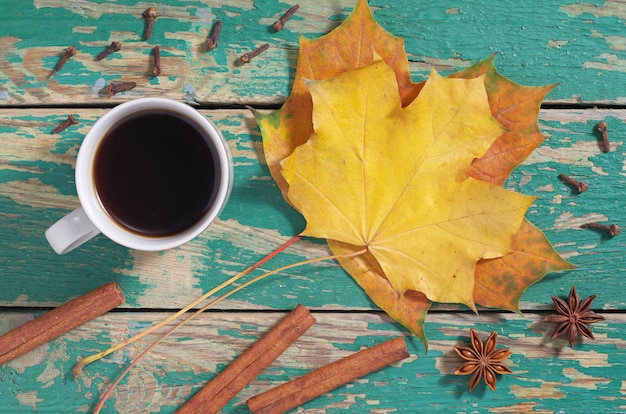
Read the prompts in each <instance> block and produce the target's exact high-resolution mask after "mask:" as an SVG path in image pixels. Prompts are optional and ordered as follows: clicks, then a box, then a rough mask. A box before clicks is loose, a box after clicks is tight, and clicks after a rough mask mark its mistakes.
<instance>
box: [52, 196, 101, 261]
mask: <svg viewBox="0 0 626 414" xmlns="http://www.w3.org/2000/svg"><path fill="white" fill-rule="evenodd" d="M98 234H100V230H98V229H97V228H96V226H94V224H93V223H92V222H91V220H89V217H87V214H85V210H84V209H83V208H82V207H79V208H77V209H76V210H74V211H72V212H71V213H70V214H68V215H67V216H65V217H63V218H62V219H60V220H59V221H57V222H56V223H54V224H53V225H52V226H50V228H49V229H48V230H46V239H48V243H50V246H52V248H53V249H54V251H55V252H57V253H58V254H65V253H67V252H70V251H72V250H74V249H75V248H77V247H78V246H80V245H81V244H83V243H85V242H86V241H88V240H90V239H92V238H93V237H94V236H97V235H98Z"/></svg>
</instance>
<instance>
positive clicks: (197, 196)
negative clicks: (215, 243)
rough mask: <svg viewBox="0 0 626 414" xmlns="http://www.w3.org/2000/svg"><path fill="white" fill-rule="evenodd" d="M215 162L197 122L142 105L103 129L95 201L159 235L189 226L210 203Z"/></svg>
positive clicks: (141, 230) (131, 225) (120, 219)
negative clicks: (106, 129) (141, 109)
mask: <svg viewBox="0 0 626 414" xmlns="http://www.w3.org/2000/svg"><path fill="white" fill-rule="evenodd" d="M217 164H218V163H217V160H216V156H215V149H214V147H213V145H212V144H211V141H210V140H209V138H208V137H207V136H205V133H204V132H202V129H201V128H200V127H199V126H197V125H194V124H193V122H191V121H189V120H188V119H185V118H183V117H182V116H180V115H179V114H177V113H176V112H174V111H168V110H146V111H143V112H136V113H133V114H131V115H129V116H128V117H127V118H125V119H123V120H122V121H120V122H118V123H117V124H116V125H115V126H114V127H112V128H111V129H110V130H109V131H108V132H107V133H106V136H105V137H104V139H103V140H102V142H101V143H100V145H99V147H98V149H97V153H96V156H95V161H94V167H93V168H94V170H93V176H94V180H95V187H96V192H97V194H98V198H99V200H100V203H101V204H102V206H103V207H104V209H105V210H106V211H107V213H108V214H109V215H110V216H111V217H112V218H113V219H114V220H115V221H116V222H117V223H119V224H120V225H121V226H123V227H125V228H127V229H129V230H131V231H132V232H135V233H138V234H140V235H143V236H150V237H164V236H170V235H174V234H177V233H181V232H183V231H185V230H186V229H188V228H190V227H192V226H193V225H194V224H195V223H197V222H198V221H199V220H200V219H201V218H202V217H203V216H204V214H205V213H206V212H207V210H208V209H209V208H210V207H211V205H212V203H213V201H214V197H215V194H216V192H217V186H218V185H219V184H218V183H219V180H220V176H219V174H220V173H219V169H218V165H217Z"/></svg>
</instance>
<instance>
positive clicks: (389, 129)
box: [282, 62, 534, 309]
mask: <svg viewBox="0 0 626 414" xmlns="http://www.w3.org/2000/svg"><path fill="white" fill-rule="evenodd" d="M308 87H309V90H310V92H311V95H312V97H313V102H314V105H313V121H314V122H313V124H314V127H315V133H314V134H313V135H312V136H311V138H310V139H309V140H308V141H307V142H306V143H305V144H303V145H301V146H299V147H298V148H296V149H295V150H294V152H293V154H292V155H291V156H289V157H287V158H286V159H285V160H284V161H283V163H282V167H283V170H282V173H283V176H284V177H285V179H286V181H287V182H288V183H289V192H288V197H289V200H290V201H291V202H292V204H293V205H294V206H295V207H296V208H297V209H298V210H299V211H300V212H301V213H302V214H303V215H304V216H305V218H306V220H307V226H306V229H305V230H304V231H303V234H304V235H307V236H313V237H318V238H325V239H331V240H337V241H340V242H344V243H348V244H351V245H356V246H361V247H366V248H367V249H368V251H369V252H370V253H371V254H372V256H374V257H375V258H376V260H377V261H378V263H379V265H380V267H381V268H382V269H383V272H384V274H385V276H386V278H387V279H388V280H389V282H390V283H391V285H392V286H393V288H394V290H395V291H396V292H398V294H399V295H403V294H404V293H405V292H406V291H408V290H415V291H418V292H422V293H423V294H424V295H426V297H428V299H430V300H433V301H437V302H458V303H464V304H466V305H467V306H469V307H470V308H472V309H474V301H473V286H474V268H475V265H476V262H477V261H478V260H479V259H482V258H495V257H500V256H503V255H505V254H508V253H509V252H510V250H511V238H512V237H513V235H514V234H515V233H516V232H517V231H518V230H519V227H520V226H521V223H522V220H523V217H524V214H525V212H526V209H527V208H528V207H529V206H530V205H531V204H532V202H533V200H534V198H533V197H527V196H523V195H521V194H518V193H515V192H512V191H508V190H504V189H503V188H501V187H498V186H494V185H492V184H490V183H485V182H482V181H480V180H475V179H473V178H471V177H467V176H466V174H465V173H466V171H467V168H468V167H469V165H470V164H471V162H472V161H473V160H474V159H475V158H477V157H479V156H481V155H482V154H483V153H484V151H486V150H487V149H488V148H489V146H490V145H491V144H492V143H493V141H494V140H495V139H496V138H497V137H499V136H500V135H501V133H502V128H501V127H500V126H499V125H498V124H497V123H496V122H495V121H494V120H493V117H492V116H491V112H490V108H489V105H488V102H487V99H486V91H485V87H484V82H483V79H482V78H477V79H469V80H465V79H448V78H443V77H440V76H439V75H438V74H437V73H436V72H434V71H433V72H432V73H431V76H430V77H429V79H428V81H427V82H426V84H425V86H424V88H423V89H422V91H421V92H420V94H419V96H418V97H417V98H416V99H415V100H414V101H413V102H412V103H411V104H409V105H408V106H406V107H404V108H403V107H402V106H401V102H400V97H399V95H398V89H397V84H396V82H395V74H394V73H393V71H392V69H391V68H389V67H388V66H387V65H386V64H385V63H384V62H379V63H374V64H372V65H369V66H367V67H365V68H361V69H354V70H352V71H349V72H346V73H344V74H342V75H339V76H337V77H335V78H333V79H331V80H327V81H315V82H309V83H308ZM450 256H452V257H453V258H454V260H450Z"/></svg>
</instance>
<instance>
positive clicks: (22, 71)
mask: <svg viewBox="0 0 626 414" xmlns="http://www.w3.org/2000/svg"><path fill="white" fill-rule="evenodd" d="M355 4H356V1H355V0H336V1H315V2H302V4H301V8H300V10H299V11H298V13H297V14H296V16H295V17H294V18H293V19H292V20H291V21H290V22H289V24H288V25H287V27H286V29H284V30H283V31H281V32H278V33H275V32H273V30H272V29H271V28H270V27H271V25H272V23H273V22H274V21H275V20H276V18H277V17H278V16H280V14H281V13H282V12H284V10H285V9H286V6H287V5H286V4H284V3H281V2H279V1H277V0H263V1H255V2H253V1H251V0H237V1H235V0H233V1H230V2H226V3H224V2H221V1H215V0H210V1H203V2H200V1H175V2H171V1H168V2H161V3H159V2H156V3H155V2H153V3H150V5H154V6H155V7H156V9H157V12H158V13H159V15H160V17H159V18H158V19H157V21H156V24H155V30H154V34H153V37H152V38H151V39H149V40H148V41H143V40H142V34H143V29H144V22H143V21H142V19H141V13H142V11H143V10H144V9H145V7H147V6H148V5H147V4H145V3H137V4H131V3H129V2H115V3H106V2H105V3H103V2H100V1H90V0H81V1H73V2H71V3H68V2H65V1H62V0H35V1H34V2H32V3H24V2H13V1H10V0H1V1H0V10H2V11H3V12H2V13H1V14H0V48H1V49H2V50H3V54H2V56H0V105H25V106H27V105H32V104H37V105H39V104H45V105H51V104H68V103H73V104H98V105H102V104H112V103H116V102H120V101H123V100H125V99H126V98H127V96H166V97H170V98H172V99H178V100H185V101H192V102H193V101H198V102H201V103H206V104H217V105H227V104H244V103H245V104H253V105H254V104H280V103H281V102H282V101H284V99H285V97H286V96H287V95H288V94H289V90H290V84H291V81H292V80H293V76H294V70H295V64H296V60H297V49H298V37H299V35H300V34H302V35H304V36H306V37H308V38H316V37H319V36H320V35H322V34H324V33H327V32H328V31H329V30H331V29H332V28H333V27H336V26H337V25H338V24H339V23H340V22H341V21H342V20H343V19H344V18H345V17H346V16H347V14H348V13H349V12H350V10H352V9H353V7H354V5H355ZM620 5H621V2H619V1H607V2H604V3H603V4H591V3H572V2H570V1H565V0H550V1H542V2H535V3H533V5H532V7H528V4H526V3H523V2H517V1H513V0H506V1H499V2H489V3H485V2H484V1H453V2H446V3H433V2H430V1H426V0H421V1H413V0H398V1H394V2H391V3H390V2H387V1H384V0H372V1H371V6H372V9H373V10H374V15H375V17H376V19H377V20H378V21H379V22H380V24H381V25H382V26H383V27H384V28H386V29H387V30H388V31H389V32H391V33H392V34H394V35H397V36H402V37H404V39H405V44H406V50H407V53H408V56H409V60H410V68H411V72H412V75H413V78H414V79H415V80H416V81H419V80H422V79H424V78H425V76H427V74H428V72H429V71H430V68H431V67H433V66H434V67H435V68H437V69H438V70H440V71H442V72H444V73H449V72H450V71H453V70H458V69H462V68H464V67H467V66H469V65H470V64H472V63H475V62H477V61H479V60H482V59H484V58H485V57H487V56H489V55H491V54H493V53H498V54H499V57H498V59H497V62H496V63H497V66H498V68H499V69H500V70H501V72H502V73H503V74H504V75H506V76H508V77H510V78H511V79H513V80H515V81H517V82H519V83H524V84H528V85H543V84H550V83H556V82H558V83H560V86H559V88H557V89H556V90H555V91H554V92H552V93H551V94H550V96H549V100H550V101H558V102H594V103H613V104H615V103H625V102H626V95H625V92H624V91H625V90H626V89H624V88H623V86H624V81H623V77H624V72H625V71H626V63H625V62H626V48H624V43H625V42H626V40H625V39H626V38H625V37H624V31H623V29H624V24H623V21H624V12H623V7H622V6H620ZM216 20H222V21H223V22H224V29H223V31H222V35H221V36H220V45H219V47H218V48H217V49H215V50H213V51H210V52H207V51H206V48H205V47H204V46H203V44H204V41H205V40H206V37H207V35H208V33H209V31H210V28H211V26H212V24H213V23H214V22H215V21H216ZM113 40H116V41H120V42H122V44H123V46H122V50H121V51H120V52H116V53H114V54H113V55H111V56H109V57H107V58H106V59H104V60H103V61H100V62H96V61H94V59H93V58H94V56H96V55H97V54H98V53H99V52H100V51H102V50H103V49H104V47H106V46H107V45H109V44H110V43H111V41H113ZM265 42H268V43H270V44H271V47H270V49H269V50H268V51H267V52H266V53H264V54H263V55H262V56H259V57H258V58H256V59H255V60H254V61H253V63H251V64H249V65H244V66H241V65H238V64H237V59H238V57H239V56H240V55H241V54H242V53H244V52H247V51H249V50H251V49H253V48H255V47H257V46H259V45H260V44H262V43H265ZM70 45H76V47H77V49H78V54H77V55H76V56H75V57H73V58H72V59H71V60H70V61H69V62H68V63H67V65H66V66H65V67H64V68H63V69H62V70H61V71H60V72H59V73H58V74H57V75H55V76H54V77H53V78H52V79H47V76H48V74H49V72H50V71H51V69H52V68H53V67H54V65H55V64H56V62H57V60H58V57H59V56H60V54H61V53H62V52H63V50H64V49H65V48H66V47H68V46H70ZM155 45H159V46H160V47H161V50H162V66H163V74H162V75H161V76H159V77H158V78H154V77H153V76H152V75H151V65H152V57H151V50H152V48H153V47H154V46H155ZM120 80H125V81H135V82H137V88H136V89H134V90H133V91H131V92H128V93H126V94H125V96H112V97H111V96H106V95H103V94H102V88H104V86H105V85H106V84H107V83H109V82H111V81H120ZM616 85H621V86H622V87H616Z"/></svg>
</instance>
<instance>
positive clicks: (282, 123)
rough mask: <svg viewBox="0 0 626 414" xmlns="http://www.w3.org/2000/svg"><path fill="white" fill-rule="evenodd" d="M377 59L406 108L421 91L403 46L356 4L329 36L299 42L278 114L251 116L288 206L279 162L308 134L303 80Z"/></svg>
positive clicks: (308, 108)
mask: <svg viewBox="0 0 626 414" xmlns="http://www.w3.org/2000/svg"><path fill="white" fill-rule="evenodd" d="M377 55H378V56H377ZM381 58H382V60H383V61H385V63H387V65H389V66H390V67H392V68H393V70H394V72H395V73H396V81H397V83H398V85H399V90H400V91H401V92H400V94H401V96H402V102H403V103H404V104H407V103H409V102H411V101H412V100H413V98H414V97H415V96H416V95H417V94H418V92H419V90H420V88H421V86H420V85H415V84H413V83H412V82H411V78H410V74H409V63H408V60H407V57H406V52H405V51H404V40H403V39H402V38H399V37H396V36H393V35H391V34H389V33H388V32H386V31H385V30H384V29H383V28H382V27H381V26H380V25H379V24H378V23H377V22H376V20H374V17H373V16H372V12H371V10H370V8H369V6H368V4H367V0H358V3H357V5H356V7H355V9H354V10H353V11H352V13H351V14H350V15H349V16H348V18H347V19H346V20H344V21H343V22H342V23H341V24H340V25H339V26H338V27H337V28H335V29H334V30H332V31H331V32H330V33H328V34H326V35H324V36H322V37H320V38H318V39H313V40H309V39H306V38H304V37H300V49H299V52H298V63H297V66H296V75H295V79H294V82H293V86H292V90H291V94H290V95H289V97H288V98H287V100H286V101H285V103H284V104H283V106H282V107H281V108H280V109H279V110H277V111H274V112H272V113H270V114H267V115H264V114H260V113H256V112H255V117H256V120H257V122H258V124H259V127H260V129H261V133H262V135H263V149H264V153H265V160H266V162H267V165H268V168H269V170H270V174H271V175H272V177H273V178H274V180H275V181H276V183H277V185H278V187H279V188H280V189H281V191H282V192H283V196H285V199H286V200H287V201H289V200H288V199H287V197H286V194H287V183H286V182H285V181H284V179H283V177H282V175H281V174H280V169H281V167H280V162H281V161H282V160H283V159H285V158H286V157H287V156H289V155H290V154H291V153H292V152H293V150H294V149H295V148H296V147H298V146H300V145H302V144H304V143H305V142H306V141H307V140H308V139H309V137H310V136H311V133H313V124H312V121H311V116H312V109H313V108H312V105H313V104H312V101H311V95H310V94H309V91H308V89H307V88H306V86H305V80H324V79H330V78H333V77H335V76H337V75H339V74H341V73H344V72H346V71H348V70H351V69H356V68H360V67H364V66H367V65H369V64H371V63H373V62H374V61H375V60H376V59H381Z"/></svg>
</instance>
